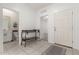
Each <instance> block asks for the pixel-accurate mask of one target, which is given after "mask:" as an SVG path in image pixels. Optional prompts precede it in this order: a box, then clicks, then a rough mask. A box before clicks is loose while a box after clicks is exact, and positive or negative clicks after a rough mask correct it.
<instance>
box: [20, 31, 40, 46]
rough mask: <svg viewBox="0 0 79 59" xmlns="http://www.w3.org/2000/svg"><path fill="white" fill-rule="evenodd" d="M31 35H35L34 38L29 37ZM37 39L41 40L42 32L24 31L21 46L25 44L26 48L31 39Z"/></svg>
mask: <svg viewBox="0 0 79 59" xmlns="http://www.w3.org/2000/svg"><path fill="white" fill-rule="evenodd" d="M29 33H30V34H31V33H33V35H34V36H29ZM38 33H39V37H38V36H37V34H38ZM37 38H40V31H39V30H38V29H33V30H22V32H21V45H22V42H23V41H24V42H25V46H26V40H30V39H35V40H37Z"/></svg>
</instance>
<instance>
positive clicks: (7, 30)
mask: <svg viewBox="0 0 79 59" xmlns="http://www.w3.org/2000/svg"><path fill="white" fill-rule="evenodd" d="M10 20H11V19H10V17H9V16H3V32H4V33H3V35H4V40H3V42H7V41H11V40H12V31H11V21H10Z"/></svg>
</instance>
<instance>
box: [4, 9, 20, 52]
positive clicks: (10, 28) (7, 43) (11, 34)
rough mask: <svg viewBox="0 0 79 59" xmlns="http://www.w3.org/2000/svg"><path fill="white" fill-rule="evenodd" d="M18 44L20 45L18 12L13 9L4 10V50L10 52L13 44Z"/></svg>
mask: <svg viewBox="0 0 79 59" xmlns="http://www.w3.org/2000/svg"><path fill="white" fill-rule="evenodd" d="M13 42H16V43H17V45H19V17H18V12H16V11H15V10H12V9H8V8H3V48H4V50H6V51H7V50H8V49H9V48H11V47H12V46H11V44H12V43H13Z"/></svg>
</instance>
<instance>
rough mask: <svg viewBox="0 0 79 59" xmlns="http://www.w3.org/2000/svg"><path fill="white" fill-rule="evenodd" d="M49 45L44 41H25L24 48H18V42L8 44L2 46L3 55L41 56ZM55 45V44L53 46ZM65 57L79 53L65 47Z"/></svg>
mask: <svg viewBox="0 0 79 59" xmlns="http://www.w3.org/2000/svg"><path fill="white" fill-rule="evenodd" d="M50 45H52V44H50V43H48V42H47V41H45V40H32V41H27V45H26V47H24V46H23V45H22V46H19V45H18V41H14V42H9V43H5V44H4V52H3V55H41V54H42V53H43V52H44V51H45V50H46V49H47V48H48V47H49V46H50ZM53 45H55V44H53ZM61 47H62V46H61ZM63 48H66V49H67V51H66V55H72V54H73V55H79V51H78V50H75V49H73V50H72V49H71V48H67V47H63Z"/></svg>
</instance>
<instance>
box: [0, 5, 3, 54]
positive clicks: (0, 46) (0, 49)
mask: <svg viewBox="0 0 79 59" xmlns="http://www.w3.org/2000/svg"><path fill="white" fill-rule="evenodd" d="M2 20H3V19H2V7H1V4H0V54H1V53H2V52H3V30H2V22H3V21H2Z"/></svg>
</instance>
